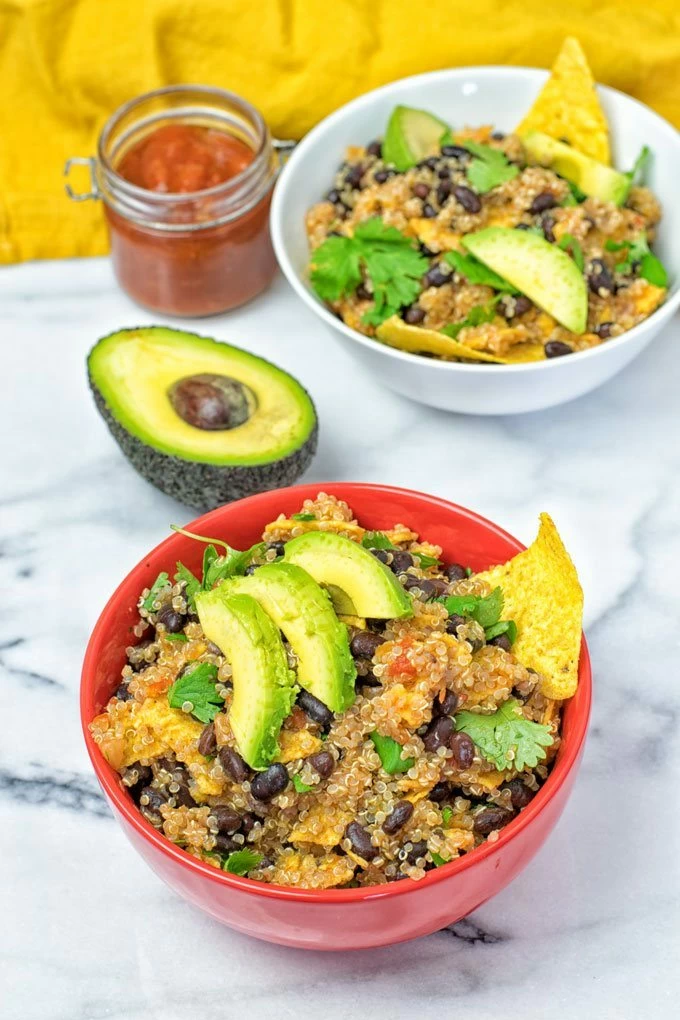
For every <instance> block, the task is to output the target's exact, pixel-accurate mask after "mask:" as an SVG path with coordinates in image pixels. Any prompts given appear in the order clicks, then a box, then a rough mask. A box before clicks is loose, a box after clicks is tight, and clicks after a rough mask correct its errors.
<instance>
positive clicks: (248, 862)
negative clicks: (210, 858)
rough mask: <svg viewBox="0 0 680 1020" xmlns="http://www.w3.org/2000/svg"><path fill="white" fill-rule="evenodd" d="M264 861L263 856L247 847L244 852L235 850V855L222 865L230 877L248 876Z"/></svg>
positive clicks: (232, 854) (230, 856)
mask: <svg viewBox="0 0 680 1020" xmlns="http://www.w3.org/2000/svg"><path fill="white" fill-rule="evenodd" d="M262 860H263V856H262V854H258V853H256V852H255V851H254V850H251V849H249V847H247V846H246V847H244V848H243V850H234V852H233V853H231V854H229V856H228V857H227V859H226V861H225V862H224V864H223V865H222V870H223V871H228V872H229V874H230V875H247V874H248V872H249V871H252V870H253V868H256V867H257V866H258V864H259V863H260V861H262Z"/></svg>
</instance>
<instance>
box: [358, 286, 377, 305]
mask: <svg viewBox="0 0 680 1020" xmlns="http://www.w3.org/2000/svg"><path fill="white" fill-rule="evenodd" d="M356 293H357V297H358V298H359V299H360V300H361V301H371V300H372V299H373V295H372V294H371V292H370V290H368V288H367V287H366V285H365V284H363V283H360V284H359V286H358V287H357V291H356Z"/></svg>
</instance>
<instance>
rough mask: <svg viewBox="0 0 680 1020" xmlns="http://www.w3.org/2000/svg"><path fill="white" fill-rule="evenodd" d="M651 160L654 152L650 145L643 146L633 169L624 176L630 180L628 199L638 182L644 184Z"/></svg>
mask: <svg viewBox="0 0 680 1020" xmlns="http://www.w3.org/2000/svg"><path fill="white" fill-rule="evenodd" d="M651 158H652V150H651V149H650V148H649V146H648V145H643V146H642V148H641V149H640V151H639V153H638V155H637V159H636V160H635V162H634V163H633V166H632V168H631V169H630V170H629V171H628V172H627V173H625V174H624V175H623V176H624V177H627V178H628V191H627V192H626V198H628V195H629V194H630V189H631V188H632V187H634V186H635V185H636V184H637V183H638V182H642V181H643V180H644V176H645V172H646V170H647V166H648V164H649V161H650V160H651Z"/></svg>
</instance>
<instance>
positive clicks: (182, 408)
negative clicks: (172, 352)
mask: <svg viewBox="0 0 680 1020" xmlns="http://www.w3.org/2000/svg"><path fill="white" fill-rule="evenodd" d="M168 398H169V400H170V403H171V404H172V406H173V408H174V409H175V411H176V412H177V414H178V415H179V417H180V418H181V419H182V421H185V422H186V423H187V425H192V426H193V427H194V428H197V429H203V430H204V431H209V432H217V431H220V430H226V429H233V428H236V427H237V426H238V425H243V423H244V422H246V421H248V418H249V417H250V415H251V413H252V412H253V410H254V409H255V407H256V405H257V401H256V399H255V394H254V393H253V392H252V390H250V389H249V388H248V387H247V386H244V384H243V383H241V382H239V381H238V380H237V379H232V378H231V377H230V376H228V375H214V374H212V373H207V372H205V373H201V374H199V375H188V376H185V377H184V378H183V379H178V380H177V382H175V383H173V385H172V386H171V387H170V389H169V390H168Z"/></svg>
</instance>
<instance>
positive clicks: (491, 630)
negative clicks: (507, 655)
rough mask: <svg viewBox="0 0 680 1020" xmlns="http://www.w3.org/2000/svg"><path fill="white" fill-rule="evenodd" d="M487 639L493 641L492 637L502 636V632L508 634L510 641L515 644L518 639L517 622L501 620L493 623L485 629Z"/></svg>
mask: <svg viewBox="0 0 680 1020" xmlns="http://www.w3.org/2000/svg"><path fill="white" fill-rule="evenodd" d="M485 634H486V640H487V641H491V639H492V638H495V637H500V635H501V634H507V636H508V641H509V642H510V644H511V645H514V643H515V641H516V640H517V624H516V623H515V621H514V620H499V621H498V623H494V624H492V625H491V626H490V627H487V628H486V630H485Z"/></svg>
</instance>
